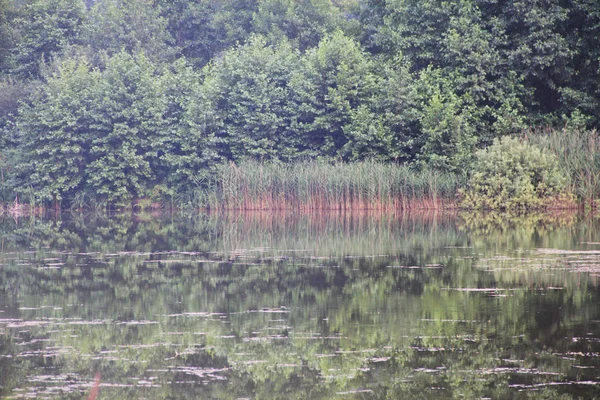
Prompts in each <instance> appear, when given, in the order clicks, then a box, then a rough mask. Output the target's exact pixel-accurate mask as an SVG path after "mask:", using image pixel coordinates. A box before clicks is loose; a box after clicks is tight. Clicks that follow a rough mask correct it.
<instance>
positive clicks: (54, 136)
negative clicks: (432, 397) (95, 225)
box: [13, 60, 101, 201]
mask: <svg viewBox="0 0 600 400" xmlns="http://www.w3.org/2000/svg"><path fill="white" fill-rule="evenodd" d="M100 82H101V75H100V73H99V72H97V71H96V72H92V71H91V70H90V66H89V64H88V63H87V62H86V61H85V60H69V61H65V62H64V63H63V64H62V65H61V66H60V68H59V69H58V71H57V72H56V73H55V74H54V75H53V76H50V77H49V78H48V81H47V83H46V84H45V85H44V86H41V87H39V88H37V89H36V91H35V92H34V93H33V95H32V99H31V103H30V105H25V106H24V107H22V109H21V111H20V115H19V117H18V120H17V129H18V141H19V148H18V151H16V152H15V153H16V155H15V156H13V157H14V159H13V163H14V164H15V168H16V181H15V182H13V185H14V188H15V190H16V191H17V192H19V191H22V190H25V189H27V188H29V187H31V188H33V189H34V190H35V191H36V193H37V195H38V196H39V197H40V199H43V200H54V201H60V200H62V199H63V197H64V195H65V194H67V193H70V192H72V191H74V190H76V189H77V188H80V187H81V185H82V182H83V180H84V179H85V176H84V174H85V172H84V171H85V165H86V153H87V151H89V144H90V143H89V131H88V129H89V125H90V121H89V105H90V98H91V95H92V91H93V89H94V87H96V86H98V85H99V84H100Z"/></svg>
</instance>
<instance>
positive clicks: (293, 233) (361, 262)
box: [0, 214, 600, 398]
mask: <svg viewBox="0 0 600 400" xmlns="http://www.w3.org/2000/svg"><path fill="white" fill-rule="evenodd" d="M277 221H278V220H277V219H276V218H270V217H265V216H264V215H258V214H255V215H244V216H239V215H238V216H229V217H225V218H220V217H216V216H197V217H174V218H172V219H169V218H167V219H165V220H159V221H143V220H142V221H140V220H137V221H136V220H132V219H131V218H129V217H111V218H103V217H97V218H95V219H78V218H75V219H67V218H65V220H32V221H28V222H27V223H22V224H21V225H19V226H18V227H17V228H16V229H14V228H13V230H12V231H11V230H10V229H6V228H5V230H4V232H5V233H4V237H7V238H10V246H11V247H10V248H11V249H12V250H14V253H13V254H6V253H5V255H4V256H5V258H6V259H5V260H4V262H3V263H4V264H5V265H4V266H3V267H2V268H1V269H0V282H2V283H3V286H0V304H2V305H5V308H4V310H5V314H0V318H16V319H19V318H21V319H23V318H32V317H37V318H47V317H52V318H57V320H56V321H57V322H48V323H47V324H41V325H39V326H34V327H30V328H27V330H29V331H30V335H31V338H44V339H50V342H49V343H48V344H47V346H54V347H57V348H73V349H77V352H75V353H65V354H59V355H54V356H52V357H44V356H38V357H30V358H27V361H25V360H26V359H25V358H23V357H15V358H12V359H10V360H11V361H10V362H11V364H10V368H12V369H14V370H19V368H20V369H21V370H23V369H25V370H27V371H29V372H28V373H29V374H38V373H39V372H37V371H39V370H38V369H37V368H41V366H42V365H47V363H48V361H49V360H52V365H53V368H55V369H54V370H53V371H56V372H57V371H69V372H73V373H76V374H77V376H78V377H89V379H90V380H91V379H92V378H93V376H94V373H95V372H96V371H101V372H102V376H103V381H104V382H113V383H115V382H121V383H126V382H129V383H131V382H132V379H133V378H135V379H138V380H139V379H142V378H143V379H147V378H149V377H152V376H155V377H156V379H155V380H154V381H153V382H156V384H158V385H159V386H161V388H160V389H159V388H144V389H134V388H127V387H123V388H112V389H108V388H104V389H103V391H105V393H110V394H111V395H114V396H116V397H123V396H124V397H136V396H138V397H139V393H145V394H146V396H147V397H149V398H164V397H168V396H171V397H177V398H198V397H213V398H236V396H237V397H245V396H248V395H252V396H253V397H256V398H279V397H280V394H281V393H286V394H287V395H286V397H291V398H308V397H313V398H332V397H335V396H336V393H338V392H347V391H349V390H354V389H365V390H366V391H365V392H359V393H355V394H354V396H355V397H363V396H364V397H373V396H374V397H375V398H384V397H386V396H388V397H391V398H394V397H395V398H398V397H405V398H407V397H411V398H418V397H422V398H432V397H437V396H440V395H443V396H448V397H452V396H459V395H460V394H462V395H464V396H465V397H468V398H471V397H492V398H507V397H511V396H512V395H515V393H517V392H516V390H514V389H510V388H509V387H508V384H509V383H518V384H523V385H525V384H538V383H544V382H549V381H551V380H553V379H554V380H556V379H560V380H570V379H576V378H582V379H593V378H594V377H593V376H592V375H593V374H592V372H590V371H589V370H585V369H582V370H577V369H574V368H572V365H574V363H576V362H577V361H569V360H567V359H563V358H560V357H557V356H555V355H553V353H560V354H569V353H570V352H575V351H581V352H584V351H586V352H593V351H596V352H597V351H598V350H599V349H598V348H597V345H596V344H594V342H593V341H589V340H588V341H585V340H583V339H582V340H579V341H572V340H571V339H570V338H572V337H582V338H585V336H586V333H590V332H591V333H594V337H596V336H598V334H600V332H598V331H597V328H596V327H595V326H593V325H590V323H589V321H593V320H597V319H598V318H599V315H598V311H597V307H595V305H594V304H596V303H597V302H596V301H595V300H594V299H597V297H596V296H597V295H596V294H595V291H593V290H591V289H590V290H588V289H587V287H588V286H587V285H586V284H581V282H580V283H579V285H576V284H575V282H574V281H568V277H569V275H568V274H566V273H565V274H563V275H560V274H555V275H554V276H553V277H547V276H546V275H547V274H546V273H545V271H544V270H542V269H534V270H529V271H528V272H524V271H522V270H521V271H512V272H511V273H512V275H511V274H510V273H509V272H510V271H504V270H508V269H509V268H507V267H508V266H509V265H511V264H510V263H512V265H513V266H514V263H515V261H514V260H512V261H508V260H502V259H498V260H494V261H493V262H495V264H493V263H491V261H490V260H493V258H494V257H495V256H497V255H498V254H497V253H498V252H499V251H500V250H502V249H504V251H506V248H507V247H503V246H506V245H507V244H506V243H508V246H509V247H508V248H510V246H511V245H512V244H511V243H514V242H512V241H510V240H509V241H507V242H504V243H505V244H504V245H502V243H499V242H498V241H497V239H498V238H497V237H493V238H490V239H489V241H486V239H485V237H484V235H480V234H479V233H477V231H474V230H468V229H465V230H463V231H460V230H457V229H456V228H455V225H454V223H453V221H452V219H451V218H448V217H440V216H438V217H435V218H431V217H430V216H425V217H415V216H410V217H408V216H404V217H402V216H400V217H389V216H381V215H375V216H374V215H361V216H358V217H355V218H351V217H348V216H346V215H341V216H331V215H329V216H323V217H321V218H319V217H316V216H314V215H295V216H288V217H286V218H284V219H283V220H280V221H281V222H280V223H277ZM463 229H464V228H463ZM515 229H518V228H515ZM582 229H586V231H585V233H586V234H587V237H593V235H592V234H591V232H592V231H593V229H592V228H591V227H588V228H580V227H577V229H575V227H568V228H555V229H553V230H545V231H541V230H539V229H537V228H535V227H534V229H533V231H531V232H532V233H530V235H531V236H532V239H531V241H530V242H525V243H524V245H527V243H535V244H538V243H549V244H559V243H565V246H566V245H567V244H568V243H570V242H572V241H574V240H578V239H573V238H572V237H571V238H569V237H564V236H569V235H571V236H572V235H577V234H578V232H580V231H581V230H582ZM507 230H508V228H507ZM505 234H506V235H508V236H509V237H510V235H511V234H512V233H511V232H510V230H508V231H507V232H505ZM516 235H517V236H515V237H518V238H519V240H525V239H524V238H526V235H525V236H523V235H521V234H516ZM519 235H521V236H519ZM536 235H537V236H538V238H536V237H535V236H536ZM515 240H516V239H515ZM561 240H562V241H563V242H561ZM353 246H355V247H353ZM30 248H33V249H35V252H33V253H28V252H27V250H29V249H30ZM278 250H303V251H283V252H282V251H278ZM311 250H312V251H311ZM57 251H59V252H58V253H57ZM171 251H176V252H175V253H172V252H171ZM188 252H193V253H192V254H188ZM480 252H481V253H480ZM78 253H84V254H78ZM509 254H510V253H509ZM510 255H512V254H510ZM56 258H58V259H59V260H51V259H56ZM49 259H50V261H48V260H49ZM55 261H58V262H60V263H64V265H61V266H60V268H59V269H48V268H45V267H48V265H49V264H52V263H54V262H55ZM23 264H27V265H23ZM483 264H485V265H483ZM492 264H493V265H492ZM490 265H491V267H493V268H492V271H490V268H491V267H490ZM493 269H498V270H500V272H498V271H495V270H493ZM513 269H514V268H513ZM557 276H558V278H557ZM556 279H565V282H563V284H564V289H562V290H549V289H548V286H549V285H548V284H549V283H550V284H552V285H555V284H556V283H557V282H556V281H555V280H556ZM580 279H583V280H585V279H586V278H585V277H583V278H581V277H580ZM461 288H483V289H485V288H499V290H498V291H495V292H494V291H489V292H469V291H462V290H458V289H461ZM500 289H506V291H502V290H500ZM539 293H543V294H544V296H543V297H540V296H539ZM496 295H506V297H495V296H496ZM73 305H79V306H73ZM23 307H25V308H28V307H32V308H37V310H31V311H27V310H24V309H23ZM40 307H49V308H40ZM557 310H558V311H557ZM69 318H76V320H68V319H69ZM65 321H98V323H97V324H86V323H80V324H69V325H66V324H65ZM144 321H145V322H147V323H143V322H144ZM3 329H4V330H5V336H4V337H5V338H9V339H8V340H10V341H12V342H10V343H11V344H8V345H7V344H5V343H9V342H6V341H5V342H1V343H3V345H2V351H3V352H4V354H10V355H13V356H16V355H18V354H19V353H22V352H23V351H24V349H29V348H30V345H28V346H25V347H23V346H21V345H17V342H19V341H21V342H23V341H24V338H23V337H22V334H21V333H19V329H17V328H3ZM21 330H23V329H21ZM67 332H68V334H67ZM0 338H2V336H1V335H0ZM31 338H29V339H31ZM565 338H569V339H568V340H566V339H565ZM44 343H45V342H40V344H39V346H40V348H42V349H43V348H44V346H46V345H45V344H44ZM536 353H537V354H536ZM571 358H572V357H571ZM132 360H134V361H135V362H132ZM507 360H508V361H507ZM510 360H512V361H510ZM515 360H517V361H515ZM586 360H587V362H589V363H591V364H592V366H594V365H596V362H595V361H593V360H590V359H586ZM4 361H6V360H4ZM4 361H3V360H1V359H0V362H4ZM26 362H27V363H26ZM29 363H31V364H29ZM7 365H8V364H7ZM519 368H520V369H521V371H519ZM153 370H164V371H166V372H152V371H153ZM211 370H212V371H213V372H212V376H213V378H214V377H222V378H225V379H226V382H225V381H220V380H219V379H217V378H214V379H213V378H211V376H210V375H211V373H210V371H211ZM207 371H209V372H207ZM523 371H525V372H527V371H529V372H528V373H525V372H523ZM536 371H545V372H552V373H557V374H560V376H559V377H558V378H557V377H556V376H553V375H543V374H537V375H536V373H535V372H536ZM591 371H594V370H591ZM21 374H26V373H25V372H19V375H18V376H17V377H16V378H14V379H15V380H14V381H10V379H12V378H3V379H4V381H7V380H8V381H9V382H8V383H7V384H6V386H11V385H17V383H16V382H17V379H19V377H22V376H23V375H21ZM577 374H579V375H577ZM576 375H577V376H576ZM82 379H83V378H82ZM10 382H14V383H10ZM176 382H180V383H176ZM203 382H208V383H206V384H204V383H203ZM20 384H21V383H19V385H20ZM432 387H443V388H444V389H443V390H442V391H436V390H433V389H431V388H432ZM562 390H563V389H562V388H561V387H558V386H557V387H547V388H546V391H547V392H546V394H548V395H555V396H557V395H558V394H560V393H561V392H562ZM369 391H371V392H369ZM531 393H532V392H530V394H531ZM587 393H589V392H587ZM537 394H539V395H540V396H541V392H537ZM537 394H536V395H537ZM596 394H597V393H596ZM79 396H80V394H79ZM525 396H526V394H523V397H525ZM124 397H123V398H124ZM74 398H77V396H75V395H74ZM79 398H80V397H79Z"/></svg>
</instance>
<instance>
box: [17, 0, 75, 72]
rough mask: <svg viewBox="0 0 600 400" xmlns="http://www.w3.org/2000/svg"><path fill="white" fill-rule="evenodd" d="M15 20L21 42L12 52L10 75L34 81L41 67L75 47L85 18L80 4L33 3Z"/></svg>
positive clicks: (70, 0)
mask: <svg viewBox="0 0 600 400" xmlns="http://www.w3.org/2000/svg"><path fill="white" fill-rule="evenodd" d="M20 14H21V15H20V16H19V17H17V18H15V19H14V21H13V23H12V27H13V29H15V30H16V31H17V32H18V35H19V36H20V40H19V41H18V42H17V44H16V46H15V47H14V48H13V58H14V61H13V62H12V64H13V65H14V68H13V70H12V71H11V72H12V73H13V74H14V75H16V76H18V77H20V78H36V77H38V76H39V74H40V64H42V63H44V62H47V61H49V60H50V59H51V57H53V56H54V55H58V54H59V53H60V51H61V50H62V49H63V48H65V47H66V46H67V45H68V44H73V43H77V41H78V40H79V34H80V31H81V25H82V23H83V20H84V18H85V5H84V3H83V1H82V0H35V1H32V2H29V3H27V4H26V5H25V6H24V8H23V10H22V11H21V13H20Z"/></svg>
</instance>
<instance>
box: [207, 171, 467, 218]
mask: <svg viewBox="0 0 600 400" xmlns="http://www.w3.org/2000/svg"><path fill="white" fill-rule="evenodd" d="M462 184H463V181H462V180H461V178H459V177H458V176H457V175H455V174H450V173H442V172H439V171H433V170H421V171H417V170H414V169H411V168H409V167H407V166H401V165H396V164H390V163H380V162H376V161H365V162H358V163H335V164H329V163H324V162H316V161H311V162H303V163H295V164H279V163H260V162H252V161H248V162H244V163H241V164H240V165H236V164H233V163H231V164H226V165H222V166H220V167H219V168H218V170H217V173H216V175H215V177H214V180H213V182H212V184H211V185H209V189H208V191H207V190H204V191H202V192H201V193H199V194H198V196H197V201H198V202H199V203H201V204H199V205H201V206H203V207H206V208H210V209H227V210H329V211H332V210H340V211H353V210H354V211H355V210H381V211H394V210H426V209H429V210H431V209H443V208H455V207H456V201H455V195H456V191H457V189H458V187H459V186H461V185H462Z"/></svg>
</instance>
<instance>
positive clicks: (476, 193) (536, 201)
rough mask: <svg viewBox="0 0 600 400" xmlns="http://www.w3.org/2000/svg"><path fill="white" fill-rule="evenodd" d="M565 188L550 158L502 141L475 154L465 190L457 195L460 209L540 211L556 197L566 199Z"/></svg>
mask: <svg viewBox="0 0 600 400" xmlns="http://www.w3.org/2000/svg"><path fill="white" fill-rule="evenodd" d="M566 187H567V178H566V176H565V174H564V173H563V172H562V171H561V170H560V168H559V163H558V160H557V158H556V157H555V156H554V155H553V154H550V153H548V152H546V151H543V150H542V149H541V148H539V147H537V146H534V145H531V144H529V143H528V142H525V141H523V142H522V141H519V140H518V139H516V138H510V137H504V138H502V139H500V140H498V139H496V140H494V143H493V145H491V146H490V147H488V148H487V149H484V150H480V151H478V152H477V154H476V161H475V163H474V166H473V171H472V172H471V177H470V179H469V182H468V185H467V188H466V189H465V190H462V191H461V197H462V199H461V206H462V207H464V208H471V209H495V210H515V209H516V210H519V209H521V210H523V209H532V208H544V207H547V206H548V205H550V204H551V203H552V202H554V201H556V200H557V198H559V197H564V198H565V199H567V198H570V197H571V195H570V194H568V193H565V191H566ZM568 203H569V204H570V203H572V202H568Z"/></svg>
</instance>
